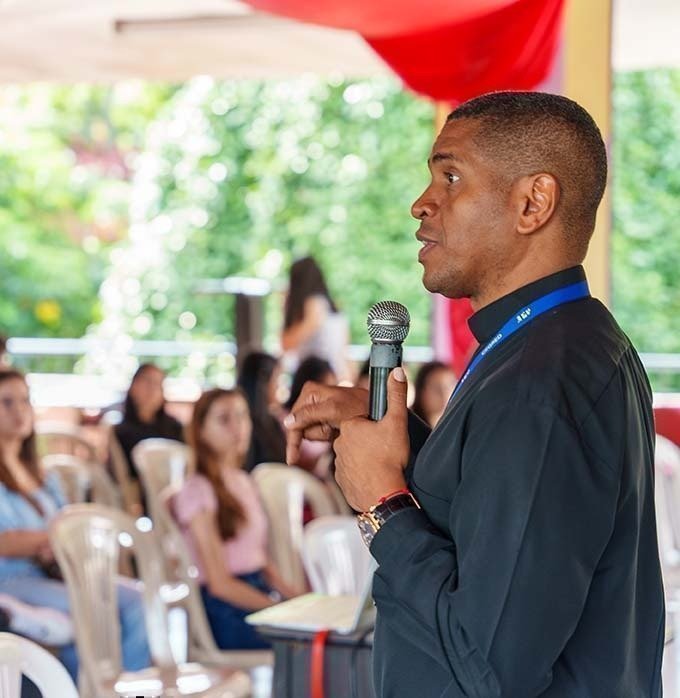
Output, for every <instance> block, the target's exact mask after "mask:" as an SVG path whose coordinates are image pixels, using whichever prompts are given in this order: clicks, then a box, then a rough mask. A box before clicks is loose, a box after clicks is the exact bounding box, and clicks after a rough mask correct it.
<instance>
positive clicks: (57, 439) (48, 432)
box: [35, 421, 97, 462]
mask: <svg viewBox="0 0 680 698" xmlns="http://www.w3.org/2000/svg"><path fill="white" fill-rule="evenodd" d="M35 434H36V437H37V442H38V453H39V454H40V455H41V456H46V455H49V454H51V453H67V454H69V455H71V456H79V457H80V458H82V459H83V460H85V461H88V462H89V461H96V460H97V454H96V453H95V449H94V446H93V445H92V444H91V443H90V442H89V441H88V440H87V439H86V438H85V437H84V436H83V433H82V431H81V430H80V428H79V427H77V426H75V425H73V424H70V423H69V422H53V421H40V422H36V425H35Z"/></svg>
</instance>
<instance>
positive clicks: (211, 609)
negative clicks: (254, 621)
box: [201, 572, 271, 650]
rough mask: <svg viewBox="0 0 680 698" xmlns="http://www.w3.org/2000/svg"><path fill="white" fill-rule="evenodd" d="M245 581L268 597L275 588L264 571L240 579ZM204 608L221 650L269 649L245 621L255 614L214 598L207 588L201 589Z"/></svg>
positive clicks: (245, 575)
mask: <svg viewBox="0 0 680 698" xmlns="http://www.w3.org/2000/svg"><path fill="white" fill-rule="evenodd" d="M238 579H240V580H241V581H242V582H245V583H246V584H250V586H252V587H255V588H256V589H258V590H259V591H261V592H263V593H265V594H268V593H269V592H270V591H271V588H270V587H269V586H268V585H267V583H266V582H265V581H264V577H263V576H262V573H261V572H253V573H251V574H244V575H241V576H239V577H238ZM201 596H202V597H203V605H204V606H205V612H206V615H207V616H208V622H209V623H210V629H211V630H212V633H213V636H214V637H215V642H216V644H217V646H218V647H219V648H220V649H221V650H259V649H269V647H270V645H269V644H268V643H267V642H265V641H264V640H263V639H262V638H261V637H260V636H259V635H258V634H257V632H256V631H255V628H254V627H253V626H252V625H248V623H246V621H245V620H244V619H245V617H246V616H247V615H248V614H250V613H251V611H246V610H245V609H243V608H238V607H237V606H233V605H232V604H230V603H228V602H227V601H223V600H222V599H218V598H217V597H216V596H213V595H212V594H211V593H210V592H209V591H208V589H207V587H205V586H202V587H201Z"/></svg>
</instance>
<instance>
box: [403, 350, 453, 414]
mask: <svg viewBox="0 0 680 698" xmlns="http://www.w3.org/2000/svg"><path fill="white" fill-rule="evenodd" d="M455 387H456V374H455V373H454V372H453V370H452V369H451V367H450V366H448V365H447V364H444V363H442V362H441V361H431V362H430V363H427V364H423V365H422V366H421V367H420V370H419V371H418V375H417V376H416V380H415V398H414V400H413V404H412V405H411V411H412V412H413V413H414V414H417V415H418V416H419V417H420V418H421V419H422V420H423V421H424V422H425V423H426V424H428V425H429V426H430V427H434V426H435V424H437V422H438V421H439V419H440V417H441V416H442V414H444V410H445V409H446V405H447V404H448V402H449V398H450V397H451V393H452V392H453V389H454V388H455Z"/></svg>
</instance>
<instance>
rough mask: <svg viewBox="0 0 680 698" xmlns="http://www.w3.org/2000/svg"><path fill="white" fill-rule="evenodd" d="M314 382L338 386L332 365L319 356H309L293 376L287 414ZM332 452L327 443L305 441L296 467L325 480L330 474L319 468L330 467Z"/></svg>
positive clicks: (286, 408) (286, 405)
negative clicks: (309, 383) (310, 382)
mask: <svg viewBox="0 0 680 698" xmlns="http://www.w3.org/2000/svg"><path fill="white" fill-rule="evenodd" d="M309 381H313V382H314V383H323V384H324V385H337V384H338V379H337V376H336V375H335V373H334V372H333V369H332V368H331V365H330V364H329V363H328V361H326V360H325V359H321V358H319V357H318V356H308V357H307V358H306V359H305V360H304V361H303V362H302V363H301V364H300V365H299V366H298V369H297V371H295V374H294V375H293V382H292V384H291V386H290V396H289V398H288V401H287V402H286V404H285V405H284V408H285V410H286V413H288V412H290V411H291V410H292V409H293V405H294V404H295V403H296V402H297V399H298V398H299V397H300V394H301V393H302V388H303V387H304V385H305V383H307V382H309ZM330 451H331V447H330V444H328V443H326V442H325V441H308V440H307V439H303V440H302V443H301V444H300V456H299V458H298V462H297V463H296V465H297V466H298V467H300V468H302V469H303V470H307V471H308V472H310V473H313V474H315V475H317V476H319V477H320V478H321V479H324V478H325V477H327V476H328V474H329V473H328V472H320V470H321V469H319V468H318V466H319V464H320V463H322V464H323V463H325V464H326V465H327V466H330V462H329V461H328V459H327V458H324V456H327V455H328V454H329V453H330Z"/></svg>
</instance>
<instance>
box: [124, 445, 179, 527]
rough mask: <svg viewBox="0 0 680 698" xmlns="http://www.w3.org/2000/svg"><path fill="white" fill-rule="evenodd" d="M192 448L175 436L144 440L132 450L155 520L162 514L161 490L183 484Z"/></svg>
mask: <svg viewBox="0 0 680 698" xmlns="http://www.w3.org/2000/svg"><path fill="white" fill-rule="evenodd" d="M189 454H190V449H189V447H188V446H186V445H185V444H183V443H180V442H179V441H173V440H172V439H144V441H140V442H139V443H138V444H137V445H136V446H135V447H134V448H133V449H132V462H133V464H134V466H135V468H136V470H137V472H138V473H139V477H140V480H141V481H142V486H143V487H144V494H145V495H146V501H147V503H148V505H149V515H150V516H151V520H152V521H156V518H157V517H158V516H159V515H160V513H159V510H160V508H161V507H160V505H159V502H158V493H159V492H161V490H163V489H164V488H165V487H167V486H168V485H181V484H182V483H183V482H184V480H185V479H186V477H187V471H188V465H189Z"/></svg>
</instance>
